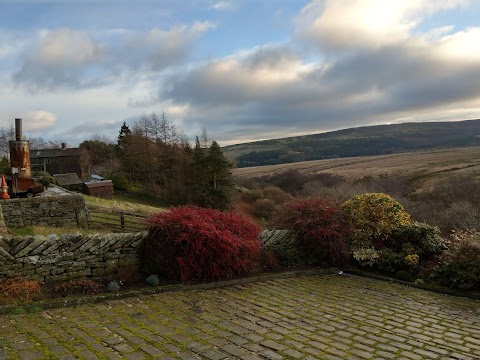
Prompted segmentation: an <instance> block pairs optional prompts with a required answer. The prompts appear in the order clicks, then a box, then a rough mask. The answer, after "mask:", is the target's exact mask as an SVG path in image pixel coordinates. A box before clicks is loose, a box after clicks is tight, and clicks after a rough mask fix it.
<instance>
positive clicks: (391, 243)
mask: <svg viewBox="0 0 480 360" xmlns="http://www.w3.org/2000/svg"><path fill="white" fill-rule="evenodd" d="M406 243H408V244H410V245H411V246H412V247H413V249H414V252H416V253H418V254H419V255H425V256H429V255H433V254H437V253H439V252H441V251H442V250H444V249H445V241H444V239H443V238H442V237H441V236H440V230H439V229H438V228H437V227H436V226H430V225H428V224H425V223H420V222H413V223H411V224H402V225H400V226H398V227H397V228H396V229H394V230H393V231H392V235H391V236H390V237H389V238H388V240H387V243H386V246H387V247H389V248H392V249H394V250H396V251H400V250H401V249H402V247H403V246H404V244H406Z"/></svg>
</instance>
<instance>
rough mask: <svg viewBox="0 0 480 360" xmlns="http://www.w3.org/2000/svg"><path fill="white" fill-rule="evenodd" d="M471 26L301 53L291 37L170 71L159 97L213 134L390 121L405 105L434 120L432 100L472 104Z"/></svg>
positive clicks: (478, 66)
mask: <svg viewBox="0 0 480 360" xmlns="http://www.w3.org/2000/svg"><path fill="white" fill-rule="evenodd" d="M479 30H480V29H477V28H469V29H466V30H464V31H459V32H456V33H451V28H448V29H443V30H441V31H438V32H437V33H436V34H435V36H432V34H431V33H430V34H415V35H411V36H410V37H409V38H408V39H406V40H405V41H402V42H398V43H389V44H384V45H382V46H380V47H366V48H361V49H360V48H359V49H355V51H351V52H348V53H342V54H340V55H338V56H329V57H315V58H312V59H310V60H309V61H308V62H307V61H306V60H305V57H304V54H303V53H302V51H301V50H299V49H298V48H295V47H294V46H293V45H290V46H287V45H270V46H260V47H256V48H254V49H251V50H250V51H243V52H240V53H238V54H235V55H232V56H229V57H225V58H223V59H218V60H213V61H210V62H208V63H205V64H201V65H199V66H197V67H193V68H192V69H190V71H187V72H183V73H181V74H180V73H179V74H175V75H172V76H171V77H169V78H168V81H166V83H167V84H168V86H163V87H162V91H160V98H161V99H164V100H165V99H168V100H169V101H171V102H172V103H173V104H177V105H179V106H186V107H187V108H188V112H187V113H184V114H183V116H184V117H185V118H186V119H187V120H188V119H191V120H192V121H193V120H194V119H203V126H206V127H207V128H217V129H219V130H218V137H217V138H219V140H223V139H229V138H230V139H231V138H237V139H240V138H242V137H245V136H247V137H249V138H252V137H253V136H255V137H258V138H272V137H274V136H275V135H274V134H280V133H282V134H284V135H283V136H286V135H287V134H288V135H292V134H298V133H311V132H315V131H325V130H331V129H338V128H343V127H347V126H358V125H360V124H373V123H382V122H385V121H391V122H394V121H396V119H398V118H400V117H404V116H405V113H407V112H412V111H413V112H414V113H418V114H422V119H427V120H428V113H429V112H430V113H431V114H432V117H431V118H430V120H432V119H435V118H434V117H435V116H438V109H440V108H441V109H444V110H445V111H447V112H449V113H450V116H452V118H450V119H456V120H458V119H459V118H458V116H460V119H461V118H462V116H461V115H459V113H458V112H455V116H457V118H453V116H454V115H453V112H451V111H450V110H451V109H452V108H454V107H455V106H462V107H464V113H465V114H471V113H472V111H473V109H477V108H478V106H477V105H475V106H473V105H471V106H469V105H468V103H469V102H470V103H472V104H474V103H475V104H476V103H477V102H478V100H479V99H480V87H479V86H478V81H477V79H478V78H479V76H480V58H479V56H478V51H476V47H474V46H473V47H472V46H471V45H472V44H476V43H479V42H478V40H480V38H478V36H480V31H479ZM469 45H470V46H469ZM465 116H467V115H465ZM187 120H186V121H187ZM292 124H294V126H292ZM220 129H221V130H220ZM212 134H215V133H212ZM246 134H247V135H246ZM252 134H255V135H253V136H252ZM215 135H217V134H215Z"/></svg>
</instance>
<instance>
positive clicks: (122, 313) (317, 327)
mask: <svg viewBox="0 0 480 360" xmlns="http://www.w3.org/2000/svg"><path fill="white" fill-rule="evenodd" d="M0 327H1V333H0V348H1V349H3V350H0V359H212V360H215V359H282V358H283V359H414V360H415V359H480V302H478V301H477V302H476V301H472V300H467V299H461V298H455V297H451V296H445V295H441V294H434V293H430V292H427V291H423V290H417V289H413V288H409V287H404V286H400V285H396V284H390V283H385V282H380V281H376V280H371V279H365V278H360V277H356V276H340V275H314V276H303V277H298V278H289V279H281V280H272V281H268V282H261V283H251V284H245V285H236V286H232V287H229V288H223V289H216V290H203V291H186V292H177V293H163V294H157V295H151V296H141V297H138V298H129V299H124V300H115V301H109V302H105V303H101V304H92V305H81V306H77V307H75V308H65V309H56V310H48V311H45V312H40V313H34V314H25V315H17V316H0Z"/></svg>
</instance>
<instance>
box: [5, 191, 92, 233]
mask: <svg viewBox="0 0 480 360" xmlns="http://www.w3.org/2000/svg"><path fill="white" fill-rule="evenodd" d="M0 206H1V208H2V212H3V218H4V219H5V225H6V226H7V228H11V227H20V226H29V225H42V226H57V227H58V226H63V227H73V228H87V227H88V219H87V211H86V206H85V200H84V199H83V198H82V196H81V195H79V194H68V195H57V196H38V197H34V198H31V199H22V198H19V199H9V200H1V201H0Z"/></svg>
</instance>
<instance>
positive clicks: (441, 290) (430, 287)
mask: <svg viewBox="0 0 480 360" xmlns="http://www.w3.org/2000/svg"><path fill="white" fill-rule="evenodd" d="M344 273H345V274H352V275H357V276H362V277H367V278H371V279H375V280H381V281H386V282H393V283H396V284H400V285H406V286H410V287H413V288H415V289H421V290H427V291H431V292H434V293H437V294H444V295H450V296H456V297H463V298H468V299H472V300H480V293H478V292H472V291H462V290H460V289H451V288H447V287H443V286H440V285H435V284H425V283H424V284H418V283H414V282H410V281H405V280H400V279H395V278H392V277H388V276H383V275H378V274H373V273H371V272H368V271H362V270H359V269H348V270H345V271H344Z"/></svg>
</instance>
